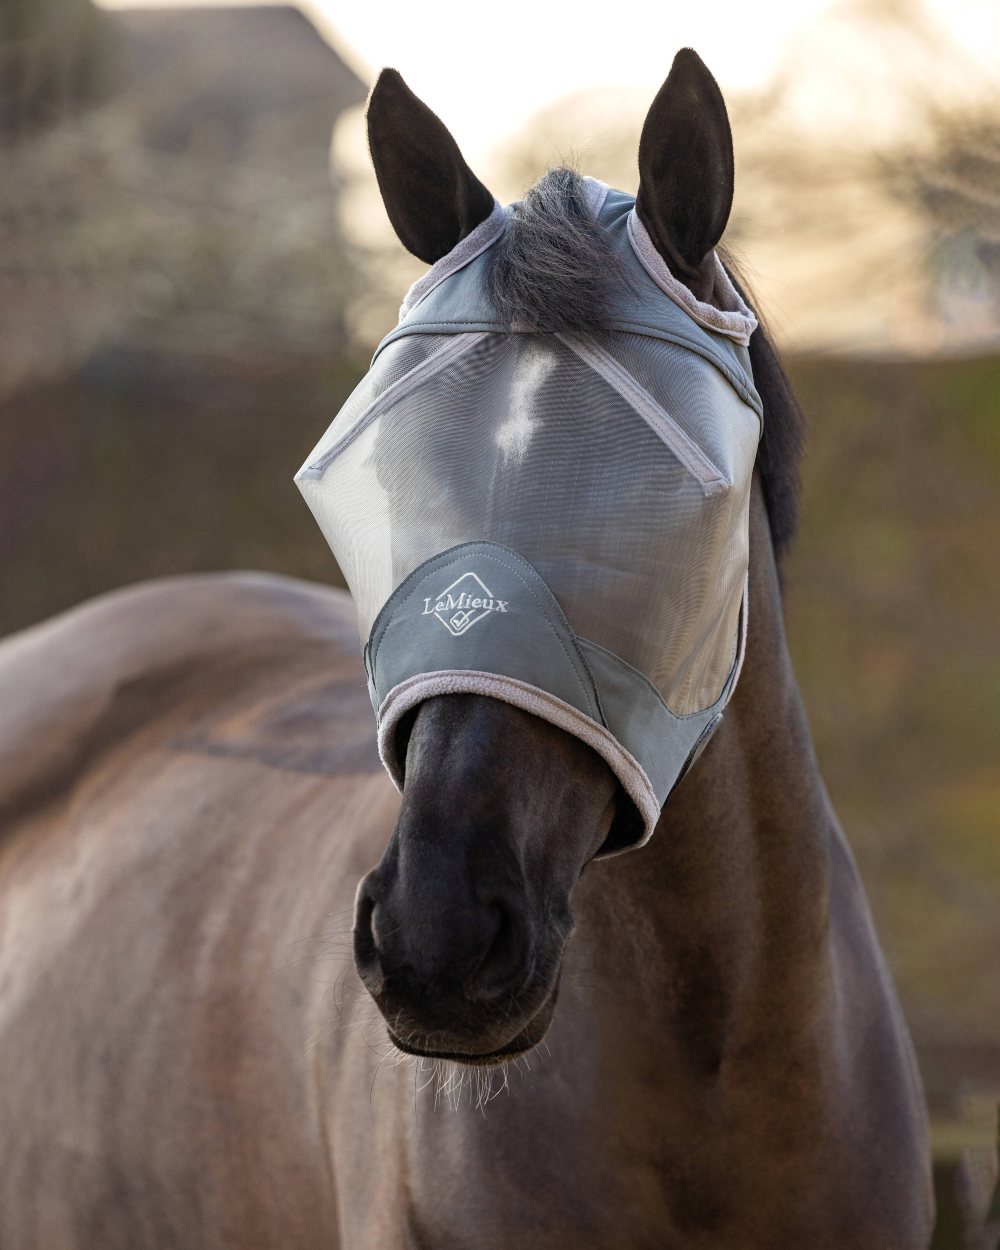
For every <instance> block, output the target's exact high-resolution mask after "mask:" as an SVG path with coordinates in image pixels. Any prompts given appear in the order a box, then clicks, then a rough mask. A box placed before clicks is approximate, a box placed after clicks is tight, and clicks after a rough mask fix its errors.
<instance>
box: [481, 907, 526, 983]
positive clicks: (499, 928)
mask: <svg viewBox="0 0 1000 1250" xmlns="http://www.w3.org/2000/svg"><path fill="white" fill-rule="evenodd" d="M487 911H488V912H489V913H490V921H489V922H488V924H487V925H486V926H484V935H485V936H484V940H483V945H482V950H481V954H480V957H479V959H478V961H477V963H476V965H475V967H474V968H473V970H472V973H471V975H470V978H469V980H470V986H469V988H470V991H471V995H472V996H473V997H477V998H485V997H490V996H491V995H495V994H497V993H499V992H501V991H504V992H509V991H510V990H511V989H512V988H514V986H513V984H512V983H513V982H514V981H515V980H516V979H518V978H519V977H520V976H521V975H522V974H523V972H524V963H525V959H524V955H525V945H526V943H525V940H524V926H523V924H522V923H521V922H520V921H519V920H518V919H517V918H516V917H515V915H514V913H513V912H512V911H511V910H510V909H509V908H508V907H505V906H504V905H503V904H502V903H499V902H495V903H491V904H490V905H489V907H488V908H487Z"/></svg>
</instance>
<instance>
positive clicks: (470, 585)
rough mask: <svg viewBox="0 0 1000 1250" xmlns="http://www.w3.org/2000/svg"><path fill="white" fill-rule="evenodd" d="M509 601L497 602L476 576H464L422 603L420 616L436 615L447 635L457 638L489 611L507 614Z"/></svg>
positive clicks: (498, 600) (499, 600) (470, 574)
mask: <svg viewBox="0 0 1000 1250" xmlns="http://www.w3.org/2000/svg"><path fill="white" fill-rule="evenodd" d="M509 609H510V601H509V600H507V599H496V598H494V596H493V592H492V590H490V589H489V587H488V586H487V585H486V583H485V582H484V581H483V579H482V578H481V577H477V576H476V574H475V573H463V574H462V576H461V577H460V578H459V579H458V580H457V581H454V582H452V584H451V585H450V586H449V587H448V589H447V590H442V591H441V593H440V594H439V595H437V596H436V597H435V598H433V599H425V600H424V610H423V612H422V613H421V615H422V616H436V617H437V619H438V620H439V621H440V622H441V624H442V625H443V626H444V627H445V629H446V630H447V631H448V633H449V634H451V635H452V636H453V637H455V638H460V637H461V636H462V634H464V633H467V632H468V631H469V630H470V629H471V628H472V627H473V625H475V624H477V622H479V621H482V620H484V619H485V618H486V617H487V616H489V615H490V613H492V612H507V611H509Z"/></svg>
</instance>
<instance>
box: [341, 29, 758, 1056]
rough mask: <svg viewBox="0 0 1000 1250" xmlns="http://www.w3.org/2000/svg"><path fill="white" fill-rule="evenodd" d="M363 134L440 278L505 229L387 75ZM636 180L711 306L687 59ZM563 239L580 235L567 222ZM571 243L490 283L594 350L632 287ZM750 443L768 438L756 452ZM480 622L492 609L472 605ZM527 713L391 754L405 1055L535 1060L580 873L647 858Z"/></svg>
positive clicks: (477, 716)
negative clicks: (492, 232)
mask: <svg viewBox="0 0 1000 1250" xmlns="http://www.w3.org/2000/svg"><path fill="white" fill-rule="evenodd" d="M368 130H369V141H370V147H371V153H372V158H373V161H374V165H375V170H376V174H377V177H378V182H379V186H380V188H381V191H382V195H383V198H384V201H385V205H386V209H387V211H388V215H389V218H390V221H391V222H392V224H393V227H394V228H395V230H396V233H397V234H398V236H399V238H400V240H401V241H402V243H403V244H404V245H405V246H406V247H407V248H408V249H409V250H410V251H411V252H413V253H414V254H415V255H416V256H418V257H419V258H420V259H422V260H424V261H425V262H427V263H428V264H431V265H434V264H435V263H436V262H441V261H442V258H445V257H447V256H449V255H450V254H452V253H453V251H454V250H455V249H456V248H458V246H459V245H460V244H461V243H462V242H463V240H466V239H469V238H470V236H472V237H473V239H475V237H476V236H475V233H474V232H476V231H477V230H481V229H482V228H483V225H484V223H486V222H488V221H489V220H491V218H492V215H494V214H495V213H496V212H497V211H498V206H497V205H496V203H495V201H494V199H493V196H492V195H491V194H490V193H489V192H488V191H487V190H486V188H485V187H484V186H483V184H482V183H481V182H480V181H479V180H478V179H477V178H476V176H475V175H474V174H473V172H472V171H471V169H470V168H469V166H468V165H467V164H466V162H465V160H464V159H463V157H462V155H461V152H460V151H459V148H458V146H457V144H456V142H455V140H454V139H453V137H452V136H451V134H450V133H449V132H448V130H447V129H446V128H445V126H444V125H443V124H442V122H441V121H440V120H439V119H438V118H437V117H436V116H435V115H434V114H433V113H432V112H431V111H430V110H429V109H428V108H427V106H426V105H424V104H423V103H422V102H421V101H420V100H419V99H418V98H417V97H416V96H415V95H414V94H413V93H412V92H411V91H410V90H409V88H408V87H407V86H406V84H405V83H404V82H403V80H402V79H401V78H400V76H399V75H398V74H397V73H396V72H395V71H394V70H385V71H383V73H382V74H381V76H380V78H379V80H378V82H377V84H376V86H375V88H374V90H373V92H372V95H371V98H370V102H369V107H368ZM561 172H562V173H563V174H565V175H566V177H565V178H564V179H563V183H562V184H561V185H562V192H567V191H568V193H569V195H570V198H572V195H573V194H579V190H580V184H581V181H582V180H580V179H579V178H576V181H575V183H573V178H574V177H575V176H571V175H569V174H568V171H561ZM639 174H640V181H639V191H638V196H637V197H636V200H635V214H637V216H638V219H639V222H641V226H642V228H644V231H645V239H646V242H647V246H650V247H652V248H655V250H656V252H657V253H658V255H659V257H660V261H661V263H662V264H663V265H665V267H666V268H667V270H669V275H672V280H673V282H674V283H675V285H676V287H677V289H678V291H680V289H681V288H682V287H683V288H684V289H685V290H686V291H687V292H689V293H690V297H691V298H693V299H694V300H695V301H702V303H703V304H708V305H711V304H712V303H713V301H715V300H716V299H718V298H719V294H718V292H719V283H720V276H719V273H720V269H721V266H720V265H719V262H718V261H717V260H716V255H715V250H714V249H715V247H716V244H717V243H718V242H719V240H720V238H721V236H722V233H723V230H724V229H725V226H726V222H727V220H728V217H729V211H730V207H731V203H732V195H733V153H732V138H731V133H730V128H729V122H728V118H727V115H726V109H725V105H724V103H723V101H722V97H721V94H720V92H719V89H718V86H717V85H716V83H715V81H714V79H713V78H712V76H711V75H710V74H709V72H708V70H707V69H706V68H705V66H704V65H703V64H702V62H701V61H700V60H699V58H698V57H697V56H696V55H695V54H694V53H693V52H691V51H690V50H684V51H682V52H680V53H679V54H678V55H677V57H676V59H675V61H674V64H673V67H672V69H671V71H670V74H669V76H668V78H667V80H666V81H665V83H664V85H663V87H662V88H661V90H660V92H659V93H658V95H657V96H656V99H655V100H654V102H653V104H652V106H651V108H650V111H649V114H648V116H647V118H646V121H645V124H644V127H643V130H642V136H641V141H640V145H639ZM570 184H572V185H570ZM539 188H540V189H539ZM539 188H536V190H535V191H534V192H532V193H529V196H528V199H527V207H526V209H525V212H526V214H527V217H528V218H530V214H531V212H532V211H535V212H536V216H539V215H540V216H541V218H544V216H545V212H546V211H547V208H551V205H549V206H546V204H545V203H541V202H540V200H539V197H544V196H545V195H549V196H552V195H553V194H555V195H556V196H557V197H558V194H559V193H560V183H559V179H558V178H555V179H553V177H552V176H549V177H548V179H547V180H543V181H542V183H540V184H539ZM532 195H534V197H535V198H534V201H532ZM532 206H533V207H532ZM564 225H565V227H566V229H567V230H570V231H571V230H572V229H573V228H575V227H574V219H573V217H572V214H570V215H568V216H567V217H566V218H565V221H564ZM543 226H544V221H543ZM576 226H579V230H578V234H577V236H576V237H574V238H572V239H570V240H569V241H567V240H566V239H565V238H563V239H562V240H559V241H557V242H556V245H555V249H554V254H552V255H547V256H546V255H542V256H538V255H535V256H533V257H532V256H531V255H530V253H531V251H532V248H541V249H544V248H546V247H550V248H552V246H553V240H552V238H551V232H550V234H549V235H548V236H547V235H546V231H545V229H544V228H543V229H540V230H538V231H535V232H534V233H532V230H531V229H529V228H528V227H525V228H524V229H523V230H522V231H521V234H520V236H519V242H518V244H517V245H518V246H520V247H521V248H522V250H525V249H526V250H527V252H528V253H529V255H528V264H527V271H528V275H529V278H530V274H531V271H532V266H533V265H534V269H535V270H536V271H538V272H547V273H549V274H551V275H555V277H554V279H553V281H552V282H550V283H548V284H542V285H543V287H544V289H542V290H539V289H538V287H537V284H533V283H532V282H531V281H527V282H523V281H522V283H521V288H520V289H518V287H517V281H518V275H517V265H516V264H513V265H511V264H510V260H511V258H510V256H509V254H508V255H507V262H508V272H507V273H506V275H505V274H504V273H503V272H502V271H501V272H498V266H497V265H496V264H495V265H494V268H493V271H492V274H493V276H492V278H491V281H492V282H493V285H494V294H495V295H496V297H497V300H498V302H501V303H502V302H503V299H504V297H505V296H506V297H509V300H508V302H509V303H510V304H511V305H512V307H510V308H509V312H510V315H511V318H517V317H518V316H521V317H522V319H523V317H524V316H527V317H528V319H529V320H530V322H531V323H532V324H533V325H534V326H537V327H539V328H541V329H543V330H546V329H550V330H559V329H564V330H568V331H574V330H575V331H577V332H579V333H580V334H581V335H582V336H583V337H584V338H586V334H587V331H588V329H589V328H590V327H592V326H595V325H599V324H600V308H599V305H600V303H601V300H602V299H603V298H604V297H605V296H606V295H607V293H608V288H609V284H613V283H614V282H615V281H616V280H617V279H618V278H619V277H620V276H621V275H620V274H618V273H617V269H616V259H615V257H613V256H611V255H610V254H609V255H607V256H604V255H603V254H602V252H601V248H602V246H603V245H602V244H601V241H600V238H599V237H598V236H599V234H600V232H599V231H594V230H593V229H591V228H590V227H588V226H587V225H586V224H585V223H584V224H581V223H580V222H579V221H577V222H576ZM588 248H589V249H591V251H592V254H591V255H587V251H588ZM560 249H561V250H560ZM556 252H557V253H558V254H555V253H556ZM498 263H499V262H498ZM512 273H513V277H512V276H511V274H512ZM522 277H523V273H522ZM556 279H558V280H556ZM730 293H731V289H730ZM682 294H683V292H682ZM744 307H745V306H744ZM525 309H527V313H525ZM745 311H746V312H747V313H749V310H746V309H745ZM525 337H534V336H530V335H529V336H525ZM579 350H580V351H584V350H586V349H585V346H584V347H580V348H579ZM594 402H595V403H597V402H598V401H596V400H595V401H594ZM584 417H585V414H581V420H583V419H584ZM757 437H758V434H757V431H756V426H755V427H754V434H753V447H754V448H755V447H756V439H757ZM750 459H751V462H752V451H751V453H750ZM747 478H749V470H747ZM703 485H704V483H703ZM456 506H457V505H456ZM740 506H742V507H743V508H744V510H745V507H746V499H745V498H743V499H742V501H741V505H740ZM395 529H396V531H397V532H400V533H401V532H402V531H403V530H404V529H405V525H404V524H400V525H397V526H396V527H395ZM401 541H402V540H401ZM412 563H413V562H412V561H411V562H410V565H408V566H406V567H404V568H403V569H402V570H401V572H402V573H406V572H408V570H409V567H410V566H411V565H412ZM696 572H697V570H694V569H692V570H691V574H690V575H691V576H692V577H693V576H695V575H696ZM648 573H649V585H648V586H647V587H645V589H644V588H643V587H642V586H640V587H639V591H638V593H640V595H641V594H647V595H648V596H652V595H653V594H654V590H655V570H654V569H653V568H652V567H649V569H648ZM349 580H350V579H349ZM444 580H447V579H446V578H444V579H443V580H442V586H443V582H444ZM485 580H489V579H488V578H487V579H485ZM394 581H395V578H394ZM479 584H480V585H482V584H483V583H482V582H480V583H479ZM741 586H742V583H741ZM438 589H440V588H439V587H438V586H437V584H434V585H431V586H430V588H429V590H428V591H427V597H425V598H424V600H423V603H424V604H425V605H426V606H425V607H424V608H423V609H422V610H423V611H424V612H425V613H431V612H432V611H434V610H439V609H440V607H441V603H440V602H439V603H438V604H437V605H436V606H435V603H434V595H436V594H437V591H438ZM421 593H424V592H421ZM449 602H450V601H449ZM463 602H464V601H463ZM481 602H482V603H489V604H490V605H492V604H493V600H492V599H489V600H485V599H482V600H480V599H473V600H470V603H472V604H474V605H475V604H479V603H481ZM498 602H500V603H501V606H502V608H503V607H505V604H504V603H503V601H502V600H500V601H498ZM455 605H458V611H459V614H458V615H455V616H448V615H447V613H446V615H445V617H444V619H443V620H442V624H444V625H445V626H446V628H447V629H448V631H449V632H450V633H461V632H463V631H464V630H465V629H466V628H470V627H475V625H474V616H473V615H472V614H470V613H468V612H465V613H463V612H462V611H461V605H460V604H459V603H458V599H457V598H456V599H455ZM737 608H738V604H737ZM478 610H479V609H477V608H475V607H473V609H472V612H473V613H474V612H475V611H478ZM483 610H487V609H483ZM447 611H448V612H449V613H450V611H451V607H449V608H448V610H447ZM730 624H732V622H731V621H730ZM374 628H375V631H376V632H377V630H378V623H377V622H376V624H375V627H374ZM441 639H442V641H444V640H445V639H444V634H443V633H442V634H441ZM594 658H595V662H596V655H595V657H594ZM730 660H731V657H730ZM493 693H495V692H493ZM608 697H609V698H610V696H608ZM708 701H709V702H711V699H709V700H708ZM533 710H534V709H533V708H532V706H531V704H530V701H529V702H522V703H521V705H520V706H517V705H516V702H515V701H512V700H511V699H509V698H507V697H506V696H505V695H504V694H503V693H501V694H500V695H499V697H491V696H490V694H489V693H477V692H475V691H474V690H470V689H468V688H463V689H458V690H456V691H454V692H448V691H447V690H445V691H442V692H440V693H431V694H430V695H426V696H425V697H422V698H421V699H419V701H416V702H414V703H413V705H412V706H407V707H405V708H404V709H403V711H402V712H401V714H400V715H399V716H398V717H397V718H396V720H395V721H394V723H393V727H392V730H391V732H390V733H389V735H388V738H389V740H388V742H387V743H386V744H385V750H384V752H383V757H384V758H385V755H386V752H387V753H388V754H389V755H390V756H391V758H392V759H393V761H394V762H395V763H394V767H395V773H396V775H397V778H398V781H399V782H400V783H401V787H402V805H401V809H400V815H399V820H398V824H397V825H396V828H395V831H394V833H393V835H392V838H391V841H390V842H389V845H388V847H387V849H386V851H385V854H384V855H383V857H382V860H381V862H380V863H379V864H378V866H377V867H376V868H375V869H374V870H373V871H372V872H370V873H369V874H368V875H367V876H366V877H365V878H364V880H363V881H362V882H361V885H360V887H359V890H358V895H357V904H356V915H355V929H354V943H355V960H356V965H357V969H358V972H359V974H360V976H361V979H362V981H363V982H364V984H365V986H366V987H367V988H368V990H369V991H370V992H371V994H372V996H373V998H374V1000H375V1002H376V1003H377V1004H378V1007H379V1009H380V1010H381V1012H382V1014H383V1016H384V1018H385V1020H386V1023H387V1026H388V1030H389V1034H390V1037H391V1039H392V1041H393V1042H394V1043H395V1044H396V1045H397V1046H398V1047H399V1048H401V1049H402V1050H404V1051H408V1052H411V1053H415V1054H420V1055H428V1056H435V1057H439V1058H449V1059H455V1060H459V1061H462V1062H466V1063H470V1064H490V1063H495V1062H499V1061H500V1060H502V1059H505V1058H508V1057H510V1056H513V1055H516V1054H518V1053H520V1052H523V1051H525V1050H527V1049H529V1048H530V1047H532V1046H534V1045H535V1044H537V1043H538V1042H539V1041H540V1040H541V1038H542V1037H543V1036H544V1034H545V1032H546V1029H547V1028H548V1026H549V1023H550V1021H551V1019H552V1015H553V1010H554V1007H555V1003H556V998H557V993H558V985H559V976H560V968H561V965H562V961H563V956H564V952H565V950H566V944H567V942H568V940H569V937H570V934H571V932H572V928H573V919H572V907H571V899H572V894H573V890H574V887H575V885H576V883H577V881H578V880H579V878H580V875H581V873H582V872H583V871H584V869H585V868H586V867H587V865H588V864H589V863H591V861H593V860H594V858H595V856H597V855H598V854H599V853H608V852H609V850H614V849H618V848H619V847H622V846H626V845H629V844H632V843H635V842H638V841H641V840H642V828H641V826H642V823H643V822H642V818H641V816H640V815H639V814H637V811H636V803H635V794H634V793H633V794H632V795H631V796H630V795H629V793H627V792H626V789H627V787H625V788H623V784H622V777H621V772H620V770H618V771H616V768H615V766H614V759H615V757H614V755H613V754H612V753H610V752H609V751H602V750H601V749H600V743H598V749H595V745H594V743H595V739H593V738H590V739H588V737H587V734H586V733H584V734H582V735H581V734H580V733H576V732H571V731H570V729H569V728H568V727H567V725H566V724H565V723H560V722H559V718H558V717H552V716H544V715H535V714H533ZM709 728H710V727H709ZM689 745H690V744H689ZM609 760H610V761H611V763H609ZM689 762H690V760H688V761H687V762H686V763H685V765H684V766H685V767H686V766H687V763H689ZM391 771H392V770H391ZM680 771H683V769H681V770H680ZM676 779H677V778H676V777H673V778H671V784H674V783H675V781H676ZM667 789H669V786H668V787H667ZM664 797H665V796H664V795H660V796H659V801H660V802H662V799H663V798H664ZM657 810H658V807H657ZM653 823H655V816H654V817H652V818H651V823H650V819H647V825H648V828H647V830H646V835H647V836H648V833H649V832H650V831H651V828H652V824H653Z"/></svg>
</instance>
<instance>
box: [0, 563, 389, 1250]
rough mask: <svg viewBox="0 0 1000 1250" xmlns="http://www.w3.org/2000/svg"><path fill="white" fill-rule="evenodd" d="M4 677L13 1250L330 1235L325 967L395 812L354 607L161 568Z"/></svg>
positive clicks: (2, 781) (263, 583)
mask: <svg viewBox="0 0 1000 1250" xmlns="http://www.w3.org/2000/svg"><path fill="white" fill-rule="evenodd" d="M0 690H2V691H3V700H2V705H0V1056H2V1059H0V1123H3V1124H4V1126H5V1128H6V1131H5V1132H4V1134H3V1135H2V1138H0V1244H2V1245H3V1246H4V1247H5V1248H7V1250H28V1248H29V1247H39V1248H41V1247H45V1250H61V1248H62V1247H71V1246H72V1247H77V1246H79V1247H90V1246H98V1245H100V1246H102V1247H111V1248H114V1247H118V1246H121V1247H126V1246H128V1247H131V1248H133V1250H134V1247H137V1246H142V1245H155V1246H157V1247H169V1246H174V1245H176V1246H185V1247H189V1246H191V1245H194V1244H213V1245H216V1244H218V1245H232V1246H244V1245H245V1246H251V1245H253V1246H261V1247H269V1246H272V1245H273V1246H276V1247H277V1246H282V1247H297V1246H300V1245H301V1246H303V1247H305V1246H315V1245H317V1244H320V1242H321V1240H322V1242H323V1243H324V1244H329V1243H330V1236H329V1230H330V1229H331V1228H333V1227H336V1212H335V1210H334V1209H333V1207H334V1205H335V1200H334V1197H333V1191H332V1186H331V1182H330V1175H329V1168H328V1166H327V1159H326V1153H325V1145H324V1133H325V1129H324V1127H323V1112H322V1109H321V1107H320V1105H319V1098H318V1094H317V1089H316V1087H315V1080H314V1075H313V1073H312V1071H311V1066H310V1065H311V1063H312V1062H313V1053H314V1051H313V1050H312V1047H313V1045H314V1043H315V1037H314V1036H312V1034H313V1032H314V1031H315V1029H316V1028H317V1021H321V1020H327V1019H328V1018H329V1017H330V1016H331V1015H332V1014H333V1013H332V1012H331V1011H330V1003H329V994H330V981H329V979H328V978H327V977H326V976H325V975H323V972H322V971H319V970H318V969H322V966H323V960H324V959H326V961H327V963H330V962H331V961H332V962H335V963H336V965H337V967H338V968H339V966H340V963H341V962H343V960H342V953H341V952H340V951H339V949H338V950H336V952H335V953H334V954H331V951H332V950H333V947H334V946H335V945H336V942H337V941H338V940H339V939H338V938H337V937H336V936H335V935H336V934H339V933H341V932H342V931H343V930H344V929H345V928H348V929H349V925H350V910H351V902H352V898H353V892H354V888H355V886H356V882H357V879H358V877H359V876H360V875H361V873H362V872H363V871H364V870H365V869H367V868H368V867H370V866H371V864H372V863H373V862H375V860H376V859H377V858H378V855H379V853H380V850H381V846H382V844H383V843H384V841H385V839H386V838H387V837H388V833H389V831H390V830H391V828H392V824H393V821H394V818H395V811H396V804H397V800H396V796H395V793H394V791H393V790H392V788H391V786H390V785H389V783H388V782H387V780H386V779H385V777H384V774H383V772H382V770H381V767H380V764H379V761H378V757H377V753H376V750H375V746H374V742H373V735H372V731H371V713H370V708H369V706H368V699H367V692H366V690H365V685H364V680H363V670H362V666H361V662H360V657H359V655H358V646H357V635H356V631H355V626H354V619H353V611H352V609H351V606H350V602H349V600H348V599H347V597H346V596H345V595H343V594H342V593H340V592H333V591H329V590H323V589H320V588H318V587H313V586H308V585H306V584H303V583H298V582H294V581H290V580H287V579H281V578H273V577H264V576H258V575H221V576H208V577H197V578H184V579H176V580H167V581H162V582H156V583H150V584H147V585H143V586H140V587H137V588H134V589H130V590H127V591H124V592H119V593H116V594H113V595H110V596H106V597H104V598H102V599H100V600H97V601H94V602H93V603H90V604H87V605H84V606H83V607H82V608H79V609H77V610H75V611H73V612H70V613H68V614H66V615H64V616H62V617H59V618H57V619H55V620H53V621H51V622H48V623H45V624H43V625H41V626H38V627H36V628H34V629H31V630H28V631H26V632H24V633H23V634H20V635H16V636H14V637H13V638H11V639H9V640H7V641H6V642H4V643H3V644H2V646H0ZM12 1126H16V1128H13V1129H12Z"/></svg>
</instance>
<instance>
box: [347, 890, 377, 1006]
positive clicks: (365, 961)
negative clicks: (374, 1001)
mask: <svg viewBox="0 0 1000 1250" xmlns="http://www.w3.org/2000/svg"><path fill="white" fill-rule="evenodd" d="M376 906H377V904H376V902H375V899H374V897H373V896H372V894H371V892H370V891H369V890H367V889H366V888H365V886H364V884H362V887H361V889H359V890H358V897H357V903H356V906H355V911H354V962H355V964H356V966H357V969H358V974H359V975H360V977H361V980H362V981H363V982H364V983H365V985H366V986H367V987H368V989H369V990H370V991H371V992H372V993H373V994H375V993H378V991H379V990H380V988H381V985H382V980H383V977H382V965H381V960H380V959H379V953H378V946H377V944H376V939H375V908H376Z"/></svg>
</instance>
